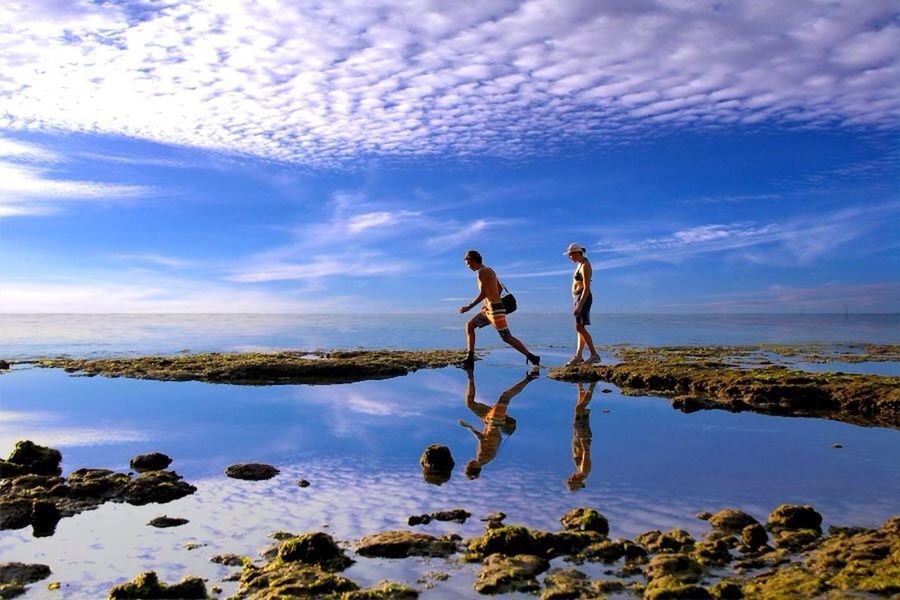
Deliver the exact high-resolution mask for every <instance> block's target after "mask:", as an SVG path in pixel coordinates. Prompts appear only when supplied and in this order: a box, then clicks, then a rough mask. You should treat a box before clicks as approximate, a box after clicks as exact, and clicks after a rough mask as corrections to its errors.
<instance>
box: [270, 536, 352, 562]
mask: <svg viewBox="0 0 900 600" xmlns="http://www.w3.org/2000/svg"><path fill="white" fill-rule="evenodd" d="M278 558H279V559H280V560H281V561H282V562H302V563H306V564H309V565H316V566H319V567H321V568H323V569H325V570H326V571H343V570H344V569H345V568H347V567H348V566H349V565H350V564H351V563H352V562H353V561H352V560H351V559H350V558H348V557H347V555H346V554H344V551H343V550H342V549H341V548H340V547H339V546H338V545H337V543H336V542H335V541H334V539H333V538H332V537H331V536H330V535H328V534H327V533H322V532H321V531H316V532H312V533H304V534H302V535H299V536H297V537H294V538H289V539H286V540H284V541H283V542H281V546H280V547H279V548H278Z"/></svg>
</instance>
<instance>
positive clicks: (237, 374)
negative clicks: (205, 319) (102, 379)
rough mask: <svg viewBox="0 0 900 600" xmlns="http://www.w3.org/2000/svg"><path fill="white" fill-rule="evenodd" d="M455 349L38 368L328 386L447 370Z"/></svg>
mask: <svg viewBox="0 0 900 600" xmlns="http://www.w3.org/2000/svg"><path fill="white" fill-rule="evenodd" d="M461 358H462V353H461V352H459V351H458V350H427V351H404V350H355V351H335V352H302V351H295V352H271V353H243V354H219V353H208V354H178V355H173V356H143V357H136V358H103V359H70V358H46V359H41V360H39V361H37V363H36V364H37V366H39V367H50V368H61V369H65V370H66V371H68V372H70V373H81V374H84V375H105V376H107V377H129V378H133V379H156V380H161V381H206V382H209V383H233V384H241V385H279V384H297V383H305V384H331V383H351V382H355V381H365V380H368V379H386V378H389V377H397V376H399V375H406V374H408V373H410V372H412V371H416V370H418V369H429V368H438V367H447V366H450V365H453V364H455V363H457V362H459V361H460V359H461Z"/></svg>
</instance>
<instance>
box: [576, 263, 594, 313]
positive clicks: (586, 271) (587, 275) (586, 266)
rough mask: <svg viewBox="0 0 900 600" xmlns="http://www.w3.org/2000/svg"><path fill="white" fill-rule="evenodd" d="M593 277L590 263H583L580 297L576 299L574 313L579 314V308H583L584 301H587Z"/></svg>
mask: <svg viewBox="0 0 900 600" xmlns="http://www.w3.org/2000/svg"><path fill="white" fill-rule="evenodd" d="M592 275H593V269H591V263H589V262H584V263H583V264H582V265H581V284H582V286H583V287H582V288H581V297H580V298H579V299H578V304H576V305H575V312H576V313H579V312H581V307H582V306H584V301H585V300H587V297H588V295H589V294H590V293H591V276H592Z"/></svg>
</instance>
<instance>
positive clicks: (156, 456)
mask: <svg viewBox="0 0 900 600" xmlns="http://www.w3.org/2000/svg"><path fill="white" fill-rule="evenodd" d="M170 464H172V459H171V458H169V457H168V456H166V455H165V454H163V453H162V452H150V453H149V454H138V455H137V456H135V457H134V458H132V459H131V460H130V461H129V462H128V466H129V467H131V468H132V469H134V470H135V471H137V472H138V473H143V472H145V471H162V470H163V469H165V468H166V467H168V466H169V465H170Z"/></svg>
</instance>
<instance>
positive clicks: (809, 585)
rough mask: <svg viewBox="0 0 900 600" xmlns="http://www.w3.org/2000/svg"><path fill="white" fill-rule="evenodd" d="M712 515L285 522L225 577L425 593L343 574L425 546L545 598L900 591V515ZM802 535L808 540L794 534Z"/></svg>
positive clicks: (305, 592) (144, 578) (256, 594)
mask: <svg viewBox="0 0 900 600" xmlns="http://www.w3.org/2000/svg"><path fill="white" fill-rule="evenodd" d="M708 520H709V525H710V530H709V532H708V533H707V534H706V536H705V537H703V538H701V539H695V538H694V537H693V536H691V534H690V533H688V532H687V531H684V530H681V529H672V530H670V531H667V532H665V533H663V532H661V531H657V530H653V531H647V532H645V533H642V534H640V535H638V536H636V538H635V539H634V540H626V539H622V538H616V539H610V538H609V537H608V522H607V519H606V517H604V516H603V515H602V514H601V513H599V512H598V511H597V510H595V509H593V508H590V507H580V508H577V509H574V510H572V511H570V512H569V513H567V514H566V515H564V516H563V517H562V518H561V519H560V523H561V525H562V528H561V529H559V530H557V531H542V530H536V529H530V528H527V527H523V526H520V525H508V526H499V527H492V526H488V527H487V528H486V529H485V531H484V533H483V534H482V535H480V536H477V537H474V538H470V539H467V540H464V539H462V538H461V537H460V536H458V535H455V534H448V535H445V536H443V537H440V538H437V537H434V536H431V535H427V534H422V533H412V532H408V531H389V532H381V533H376V534H371V535H368V536H365V537H364V538H363V539H362V540H359V541H358V542H356V543H355V544H353V543H351V542H348V541H341V540H335V539H334V538H332V537H331V536H330V535H329V534H327V533H324V532H321V531H316V532H307V533H303V534H299V535H295V534H291V533H287V532H279V533H278V534H277V535H274V536H273V537H277V538H278V539H279V543H278V544H277V545H276V546H274V547H273V548H271V551H267V552H265V553H264V554H265V561H266V562H264V563H258V562H255V561H252V560H250V559H249V558H246V559H238V560H235V561H231V563H230V564H232V565H233V566H235V567H240V570H239V571H237V572H235V573H232V574H231V575H228V576H226V577H225V579H223V580H222V581H223V582H225V581H237V582H238V586H237V590H236V592H235V594H234V595H233V596H232V598H234V599H241V598H246V599H255V600H263V599H269V598H307V597H311V598H332V599H335V600H337V599H341V600H344V599H346V600H351V599H363V598H366V599H383V600H387V599H393V600H396V599H400V598H403V599H405V598H416V597H418V595H419V592H420V590H418V589H415V588H412V587H409V586H408V585H406V584H403V583H396V582H390V581H382V582H381V583H379V584H378V585H376V586H373V587H370V588H367V589H362V588H361V586H360V585H359V584H358V583H356V582H354V581H353V580H351V579H349V578H348V577H346V576H345V575H343V574H342V573H343V572H344V571H345V569H347V567H348V566H350V565H351V564H353V563H354V562H357V561H359V560H365V559H366V558H365V557H373V558H377V559H379V560H382V561H395V560H396V561H400V560H411V561H421V559H420V558H417V557H422V556H428V557H431V558H429V559H428V561H426V562H423V563H421V565H422V568H433V567H434V566H435V563H436V562H437V561H440V560H445V561H447V562H446V566H447V568H448V569H449V570H451V571H458V570H459V569H460V568H461V567H462V565H464V564H471V565H473V567H472V568H474V569H476V570H477V575H476V577H475V580H474V584H473V587H474V589H475V591H476V592H478V593H480V594H490V595H493V594H506V593H511V592H513V593H514V592H530V593H532V594H534V596H535V597H538V595H539V597H540V598H541V600H551V599H563V598H566V599H582V600H588V599H598V598H604V597H606V594H616V595H617V597H632V598H644V599H645V600H661V599H663V598H704V599H726V598H762V599H772V600H774V599H788V600H800V599H806V598H810V597H828V598H851V597H852V598H856V597H869V598H877V597H895V596H896V594H897V593H900V517H893V518H891V519H888V520H887V521H885V522H884V523H883V524H882V525H881V526H880V527H878V528H877V529H866V528H862V527H854V528H846V527H832V528H830V529H829V530H828V532H827V533H823V532H822V529H821V523H822V516H821V515H820V514H819V513H818V512H817V511H816V510H815V509H814V508H813V507H812V506H809V505H795V504H783V505H780V506H778V507H777V508H776V509H775V510H773V511H772V513H771V514H770V515H769V516H768V518H767V519H766V521H765V522H760V521H758V520H757V519H756V518H755V517H753V516H752V515H749V514H747V513H744V512H742V511H739V510H735V509H727V508H726V509H722V510H720V511H718V512H717V513H715V514H711V515H710V516H709V517H708ZM801 538H802V543H797V540H799V539H801ZM385 540H389V543H384V542H385ZM354 547H355V556H356V558H354V554H353V551H352V550H351V548H354ZM409 557H413V558H409ZM554 559H561V560H559V561H557V565H559V566H556V567H552V566H551V562H550V561H552V560H554ZM213 560H216V559H215V558H214V559H213ZM587 563H599V564H602V565H604V566H605V569H604V571H603V575H600V576H595V577H592V576H589V575H588V574H587V573H586V572H585V571H588V570H592V571H595V572H596V571H597V569H587V568H585V567H584V565H585V564H587ZM454 565H456V566H454ZM430 573H432V574H433V572H430ZM544 574H545V575H544ZM542 575H543V581H541V580H540V579H539V578H540V577H541V576H542ZM428 576H429V574H428V573H426V574H425V575H424V576H423V577H421V578H419V579H418V580H417V582H418V583H425V584H426V585H425V589H430V588H433V587H436V586H438V585H440V586H444V585H445V584H444V583H443V582H445V581H447V579H452V577H450V576H449V575H448V574H446V573H443V574H438V576H435V577H432V579H434V581H433V582H430V580H429V577H428ZM438 582H440V583H438ZM148 583H149V584H150V585H148ZM177 585H178V586H187V585H191V586H195V587H192V588H191V590H190V591H191V593H192V594H193V595H191V596H189V597H200V598H206V597H207V592H206V589H205V587H204V586H203V585H202V581H201V580H199V579H198V578H196V577H188V578H185V579H184V580H183V581H182V582H181V583H179V584H177ZM457 585H458V584H457ZM160 587H162V588H163V589H168V587H167V586H164V585H162V586H160V584H159V583H158V580H157V578H156V575H155V573H153V572H148V573H144V574H142V575H140V576H138V577H137V578H136V579H135V580H134V581H133V582H131V583H127V584H124V585H120V586H116V587H115V588H113V590H111V591H110V598H160V597H172V596H162V595H159V588H160ZM214 589H217V588H214ZM219 589H220V588H219ZM436 592H437V593H438V595H439V596H440V597H459V596H460V595H466V594H465V592H464V591H463V589H460V588H459V587H455V588H443V589H437V590H436ZM178 597H181V596H178Z"/></svg>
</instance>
